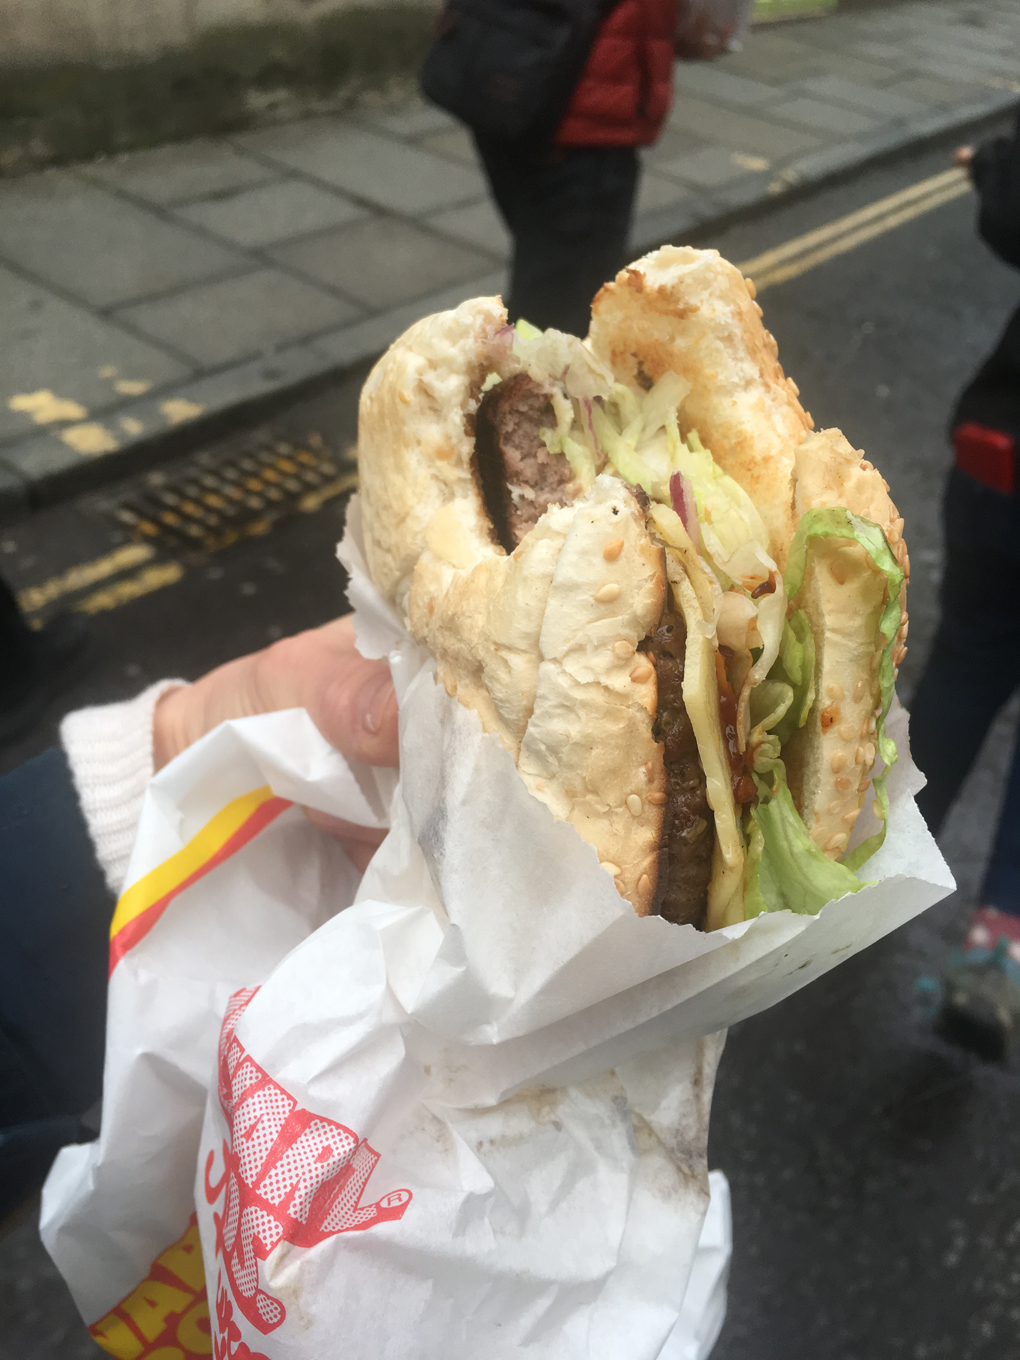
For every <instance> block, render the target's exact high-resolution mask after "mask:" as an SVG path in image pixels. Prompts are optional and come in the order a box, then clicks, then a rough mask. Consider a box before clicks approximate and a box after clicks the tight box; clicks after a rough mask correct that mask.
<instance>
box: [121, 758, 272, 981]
mask: <svg viewBox="0 0 1020 1360" xmlns="http://www.w3.org/2000/svg"><path fill="white" fill-rule="evenodd" d="M290 806H291V804H290V802H289V801H288V800H287V799H286V798H277V797H275V796H274V794H273V791H272V789H271V788H270V787H269V785H268V784H264V785H263V786H262V788H260V789H253V790H252V792H251V793H245V794H242V795H241V797H240V798H235V799H234V801H233V802H232V803H228V804H227V806H226V807H225V808H221V809H220V811H219V812H217V814H216V816H215V817H213V818H212V819H211V820H210V821H208V822H206V824H205V826H203V827H202V829H201V831H199V832H197V834H196V835H194V836H192V838H191V840H190V841H188V843H187V845H185V846H183V847H182V848H181V849H180V850H178V851H177V853H176V854H174V855H171V856H170V858H169V859H167V860H164V861H163V863H162V864H159V865H157V866H156V868H155V869H151V870H150V871H149V872H148V873H147V874H145V875H144V876H143V877H142V878H140V879H138V881H137V882H136V883H132V885H131V887H130V888H128V889H127V891H126V892H124V893H123V894H122V895H121V898H120V901H119V902H118V903H117V909H116V911H115V912H114V913H113V920H112V921H111V922H110V972H111V973H112V972H113V970H114V968H115V967H116V965H117V963H118V962H119V961H120V959H121V958H123V956H124V955H125V954H126V953H127V951H128V950H129V949H130V948H131V947H132V945H134V944H137V942H138V941H139V940H140V939H141V938H142V937H143V936H144V935H146V934H148V932H149V931H150V930H151V929H152V927H153V926H154V925H155V924H156V922H157V921H158V920H159V918H160V916H161V915H162V914H163V912H164V910H165V909H166V908H167V907H168V906H169V904H170V902H171V901H172V900H173V898H174V897H176V896H177V894H178V893H180V892H183V890H184V889H185V888H188V887H190V886H191V884H192V883H195V882H197V881H198V879H200V878H202V877H204V875H205V874H207V873H209V871H210V870H211V869H215V868H216V866H217V865H218V864H222V863H223V861H224V860H226V859H229V858H230V856H231V855H233V854H236V852H237V851H238V850H240V849H241V848H242V847H243V846H245V845H247V843H248V842H249V841H250V840H252V839H253V838H254V837H255V836H257V835H258V833H259V832H260V831H261V830H262V829H263V828H264V827H266V826H268V825H269V823H270V822H271V821H273V819H274V818H275V817H278V816H279V815H280V813H281V812H284V811H285V810H286V809H287V808H289V807H290Z"/></svg>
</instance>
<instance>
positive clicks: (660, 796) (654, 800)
mask: <svg viewBox="0 0 1020 1360" xmlns="http://www.w3.org/2000/svg"><path fill="white" fill-rule="evenodd" d="M645 800H646V801H647V802H649V803H651V804H652V806H653V807H662V805H663V803H665V801H666V795H665V794H664V793H658V792H655V793H646V794H645Z"/></svg>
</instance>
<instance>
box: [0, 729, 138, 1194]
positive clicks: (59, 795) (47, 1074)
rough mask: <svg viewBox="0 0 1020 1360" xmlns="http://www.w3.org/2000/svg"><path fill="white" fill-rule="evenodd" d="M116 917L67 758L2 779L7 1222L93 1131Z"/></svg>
mask: <svg viewBox="0 0 1020 1360" xmlns="http://www.w3.org/2000/svg"><path fill="white" fill-rule="evenodd" d="M112 912H113V899H112V895H111V894H110V892H109V890H108V888H107V886H106V882H105V880H104V878H103V875H102V871H101V870H100V867H99V864H98V863H97V861H96V856H95V851H94V849H93V846H92V841H91V839H90V838H89V833H88V828H87V827H86V825H85V819H84V817H83V816H82V812H81V807H80V806H79V803H78V797H77V794H76V793H75V789H74V784H73V782H72V780H71V771H70V769H69V767H68V764H67V758H66V756H65V755H64V753H63V752H62V751H59V750H53V751H46V752H45V753H44V754H43V755H41V756H37V757H36V759H35V760H30V761H28V762H27V763H26V764H24V765H21V766H19V767H18V768H17V769H15V770H13V771H12V772H11V773H10V774H7V775H4V776H3V777H2V778H0V1220H2V1219H3V1218H4V1217H6V1215H7V1214H8V1213H10V1212H12V1211H13V1210H14V1209H15V1208H17V1206H18V1205H19V1204H20V1203H21V1202H22V1201H24V1200H25V1199H27V1198H28V1196H29V1195H31V1194H32V1193H33V1192H34V1191H35V1190H37V1189H38V1188H39V1186H40V1185H41V1184H42V1182H43V1179H44V1178H45V1176H46V1173H47V1171H48V1170H49V1166H50V1163H51V1162H52V1160H53V1158H54V1156H55V1155H56V1153H57V1151H58V1150H59V1149H60V1148H61V1147H62V1146H63V1145H64V1144H65V1143H74V1142H82V1141H87V1140H88V1139H89V1138H91V1137H94V1136H95V1131H96V1130H95V1123H94V1121H95V1108H94V1107H96V1105H97V1102H98V1101H99V1098H100V1096H101V1094H102V1087H103V1048H104V1041H105V1028H106V972H107V955H108V947H109V941H108V936H109V929H110V918H111V916H112ZM83 1116H85V1119H84V1121H83Z"/></svg>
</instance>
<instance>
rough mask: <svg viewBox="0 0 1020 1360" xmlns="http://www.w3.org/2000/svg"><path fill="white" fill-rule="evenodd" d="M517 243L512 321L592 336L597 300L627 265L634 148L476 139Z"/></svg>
mask: <svg viewBox="0 0 1020 1360" xmlns="http://www.w3.org/2000/svg"><path fill="white" fill-rule="evenodd" d="M475 145H476V147H477V148H478V154H479V157H480V158H481V161H482V165H483V166H484V168H485V173H486V176H487V178H488V181H489V187H490V188H491V190H492V196H493V198H494V199H495V201H496V206H497V207H498V208H499V211H500V213H501V214H502V216H503V220H504V221H505V222H506V224H507V226H508V227H509V229H510V232H511V234H512V235H513V238H514V254H513V263H512V266H511V280H510V294H509V297H508V299H507V311H508V312H509V314H510V320H511V321H517V320H519V319H520V318H521V317H524V318H525V319H526V320H528V321H530V322H531V323H532V324H533V325H535V326H538V327H539V328H540V329H542V330H544V329H545V328H546V327H547V326H555V327H556V329H557V330H563V331H568V332H570V333H571V334H574V335H586V334H587V333H588V321H589V317H590V309H591V301H592V298H593V297H594V296H595V294H596V293H597V292H598V290H599V289H600V288H601V287H602V285H603V284H604V283H605V282H606V281H607V280H608V279H611V278H613V277H614V275H615V274H616V273H617V271H618V270H619V268H620V267H621V265H623V264H624V263H625V262H626V261H625V254H626V249H627V236H628V234H629V232H630V220H631V212H632V209H633V205H634V194H635V192H636V189H637V179H638V157H637V152H636V151H635V149H634V148H633V147H555V146H554V147H549V146H546V147H538V148H529V147H522V146H520V145H518V144H514V143H512V142H504V141H500V140H499V139H498V138H493V137H484V136H481V135H479V134H478V133H476V134H475Z"/></svg>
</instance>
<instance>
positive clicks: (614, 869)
mask: <svg viewBox="0 0 1020 1360" xmlns="http://www.w3.org/2000/svg"><path fill="white" fill-rule="evenodd" d="M599 868H600V869H605V871H606V873H607V874H609V876H610V878H615V877H616V875H617V874H620V873H622V872H623V870H622V869H621V868H620V866H619V865H618V864H614V863H613V861H612V860H611V859H603V860H600V861H599Z"/></svg>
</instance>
